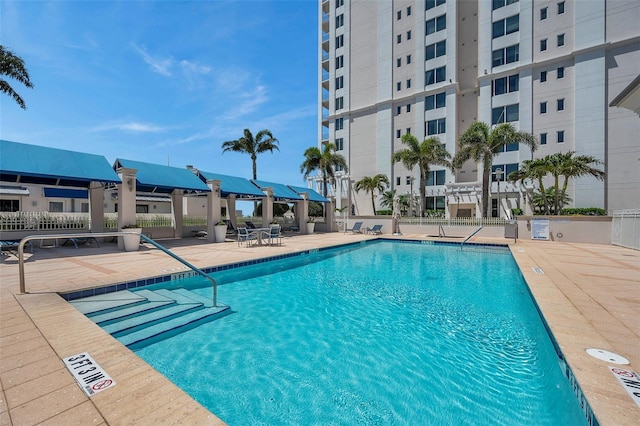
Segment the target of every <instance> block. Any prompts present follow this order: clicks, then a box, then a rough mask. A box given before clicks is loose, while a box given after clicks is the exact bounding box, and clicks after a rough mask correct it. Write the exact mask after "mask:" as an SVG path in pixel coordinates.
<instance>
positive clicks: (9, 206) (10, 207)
mask: <svg viewBox="0 0 640 426" xmlns="http://www.w3.org/2000/svg"><path fill="white" fill-rule="evenodd" d="M19 211H20V200H0V212H19Z"/></svg>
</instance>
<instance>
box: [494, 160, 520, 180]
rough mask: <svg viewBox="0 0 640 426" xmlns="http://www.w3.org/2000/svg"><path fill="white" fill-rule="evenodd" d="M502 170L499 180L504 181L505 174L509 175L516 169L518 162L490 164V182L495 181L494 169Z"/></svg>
mask: <svg viewBox="0 0 640 426" xmlns="http://www.w3.org/2000/svg"><path fill="white" fill-rule="evenodd" d="M498 169H501V170H502V176H501V177H500V182H504V181H505V180H507V176H509V175H510V174H511V173H513V172H517V171H518V163H511V164H493V165H492V166H491V182H496V181H497V180H498V177H497V175H496V170H498Z"/></svg>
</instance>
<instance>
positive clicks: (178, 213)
mask: <svg viewBox="0 0 640 426" xmlns="http://www.w3.org/2000/svg"><path fill="white" fill-rule="evenodd" d="M183 196H184V191H183V190H182V189H174V190H173V191H172V192H171V213H172V214H173V238H182V230H183V226H182V216H183V213H182V212H183V209H182V205H183V203H182V198H183Z"/></svg>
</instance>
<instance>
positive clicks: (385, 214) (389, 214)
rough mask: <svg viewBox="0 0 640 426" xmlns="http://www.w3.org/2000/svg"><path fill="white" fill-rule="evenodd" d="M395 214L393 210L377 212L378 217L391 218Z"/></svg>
mask: <svg viewBox="0 0 640 426" xmlns="http://www.w3.org/2000/svg"><path fill="white" fill-rule="evenodd" d="M392 214H393V210H376V215H377V216H391V215H392Z"/></svg>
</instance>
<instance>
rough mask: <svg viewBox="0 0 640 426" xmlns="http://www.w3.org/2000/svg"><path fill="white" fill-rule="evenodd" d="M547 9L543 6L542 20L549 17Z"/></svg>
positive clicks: (541, 10) (541, 11)
mask: <svg viewBox="0 0 640 426" xmlns="http://www.w3.org/2000/svg"><path fill="white" fill-rule="evenodd" d="M547 9H548V8H546V7H543V8H542V9H540V20H541V21H544V20H545V19H547Z"/></svg>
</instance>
